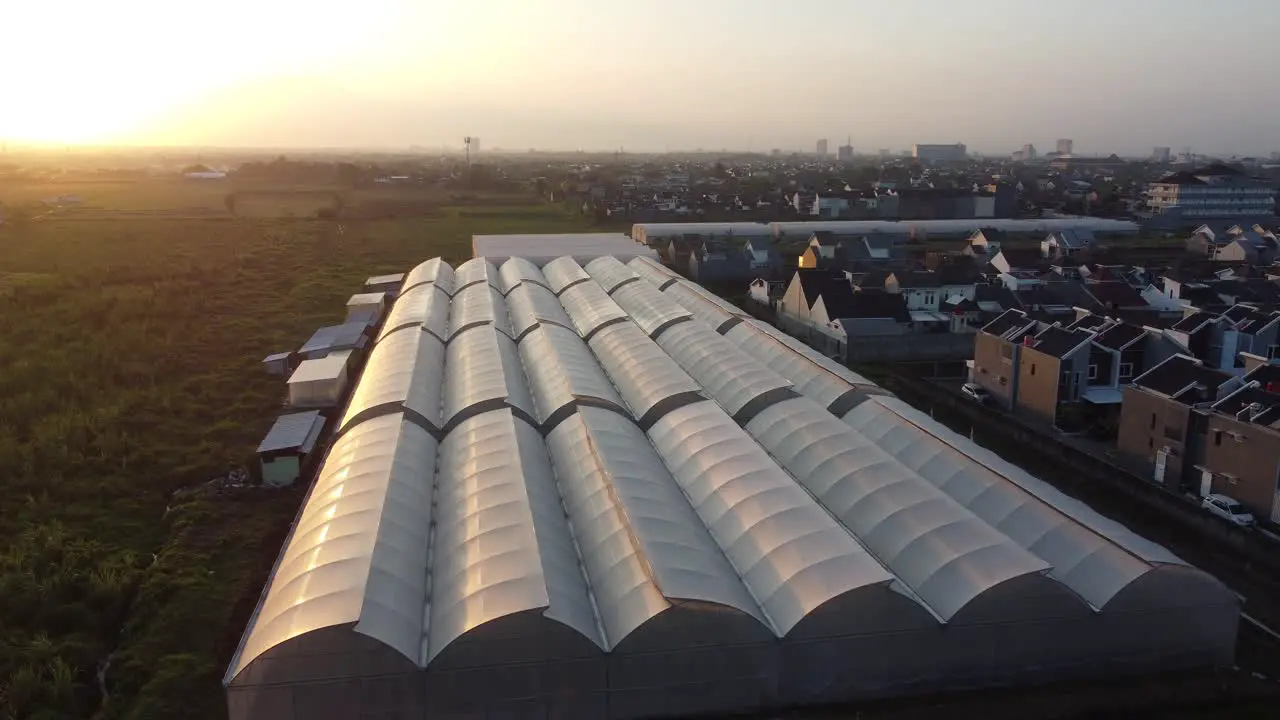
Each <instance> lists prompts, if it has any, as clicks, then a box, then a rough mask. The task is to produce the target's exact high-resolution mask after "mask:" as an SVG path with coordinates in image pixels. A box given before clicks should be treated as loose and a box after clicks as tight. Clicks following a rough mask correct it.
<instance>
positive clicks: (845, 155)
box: [836, 143, 853, 162]
mask: <svg viewBox="0 0 1280 720" xmlns="http://www.w3.org/2000/svg"><path fill="white" fill-rule="evenodd" d="M836 157H837V158H838V159H839V160H840V162H853V144H852V143H849V144H846V145H841V146H840V147H839V148H837V149H836Z"/></svg>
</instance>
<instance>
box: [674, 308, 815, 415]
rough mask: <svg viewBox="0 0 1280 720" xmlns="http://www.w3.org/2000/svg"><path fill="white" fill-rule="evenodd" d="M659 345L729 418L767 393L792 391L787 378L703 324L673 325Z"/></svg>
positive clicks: (695, 322) (698, 322)
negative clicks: (704, 389)
mask: <svg viewBox="0 0 1280 720" xmlns="http://www.w3.org/2000/svg"><path fill="white" fill-rule="evenodd" d="M658 345H661V346H662V349H663V350H666V351H667V353H668V354H669V355H670V356H671V357H672V358H673V359H675V361H676V362H677V363H679V364H680V367H682V368H684V370H685V372H687V373H689V375H691V376H692V377H693V379H694V380H697V381H698V383H699V384H701V385H702V387H704V388H706V391H707V394H709V395H710V396H711V397H712V398H714V399H715V401H716V402H717V403H719V404H720V406H721V407H723V408H724V409H725V410H726V411H727V412H728V413H729V414H730V415H737V414H738V412H739V411H741V410H742V409H743V408H745V407H746V406H747V404H748V403H750V402H751V401H752V400H755V399H756V398H759V397H762V396H764V395H765V394H766V393H770V392H772V393H775V394H776V393H777V391H779V390H785V389H789V388H790V387H791V383H790V382H788V381H787V379H786V378H784V377H782V376H781V375H779V374H777V373H775V372H774V371H772V370H770V369H769V368H767V367H765V366H764V365H763V364H762V363H761V362H760V361H759V360H756V359H755V358H753V357H751V356H750V355H748V354H746V353H745V352H743V351H742V350H740V349H738V347H737V346H736V345H734V344H733V343H731V342H729V341H728V340H725V339H724V338H723V337H721V336H720V335H717V334H716V332H715V331H714V330H712V329H711V328H709V327H707V326H706V325H705V324H703V323H702V322H700V321H696V320H695V321H692V322H685V323H680V324H678V325H672V326H671V328H670V329H668V330H667V331H666V332H664V333H663V334H662V335H661V336H660V337H659V338H658Z"/></svg>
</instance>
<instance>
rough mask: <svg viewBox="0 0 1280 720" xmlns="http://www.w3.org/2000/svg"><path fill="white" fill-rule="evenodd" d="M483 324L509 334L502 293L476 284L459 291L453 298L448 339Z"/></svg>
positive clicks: (481, 284)
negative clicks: (491, 325)
mask: <svg viewBox="0 0 1280 720" xmlns="http://www.w3.org/2000/svg"><path fill="white" fill-rule="evenodd" d="M485 323H491V324H493V326H494V327H496V328H497V329H498V330H501V331H502V332H504V333H506V334H508V335H510V334H511V320H510V319H509V318H508V317H507V306H506V303H505V302H504V301H503V299H502V293H499V292H498V289H497V288H496V287H494V286H492V285H489V284H488V283H477V284H475V285H471V286H469V287H467V288H464V289H462V290H459V291H458V293H457V294H456V295H454V296H453V311H452V312H451V313H450V314H449V339H450V340H452V339H453V338H454V337H456V336H457V335H458V333H460V332H462V331H463V330H466V329H467V328H471V327H475V326H476V325H482V324H485Z"/></svg>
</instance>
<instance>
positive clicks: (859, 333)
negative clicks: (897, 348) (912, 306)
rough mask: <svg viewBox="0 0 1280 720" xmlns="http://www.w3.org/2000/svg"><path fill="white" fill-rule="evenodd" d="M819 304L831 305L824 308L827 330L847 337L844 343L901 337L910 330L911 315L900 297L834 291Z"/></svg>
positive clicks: (865, 291) (876, 292)
mask: <svg viewBox="0 0 1280 720" xmlns="http://www.w3.org/2000/svg"><path fill="white" fill-rule="evenodd" d="M820 302H822V303H824V304H825V303H827V302H830V303H831V304H830V305H828V306H826V307H824V312H825V314H826V315H827V316H828V318H829V320H828V322H827V327H828V328H829V329H830V330H833V331H835V332H836V333H837V334H838V335H841V336H843V337H845V338H847V341H846V342H854V341H855V340H856V339H857V338H867V337H884V336H893V335H902V334H904V333H907V332H909V331H910V329H911V325H912V316H911V313H910V312H909V311H908V310H907V305H906V302H905V301H903V299H902V296H900V295H894V294H892V293H887V292H884V291H883V290H880V291H877V290H861V291H859V292H852V291H850V292H849V294H848V295H844V294H843V293H841V292H836V293H832V295H831V297H829V298H823V299H821V300H820ZM815 314H816V313H815Z"/></svg>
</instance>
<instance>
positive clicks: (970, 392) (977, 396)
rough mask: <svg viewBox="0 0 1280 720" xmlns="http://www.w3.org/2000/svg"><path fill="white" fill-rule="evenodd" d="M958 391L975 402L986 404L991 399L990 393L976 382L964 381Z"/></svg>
mask: <svg viewBox="0 0 1280 720" xmlns="http://www.w3.org/2000/svg"><path fill="white" fill-rule="evenodd" d="M960 392H961V393H962V394H964V395H965V396H966V397H968V398H970V399H971V400H973V401H974V402H976V403H979V404H982V405H986V404H987V402H988V401H989V400H991V393H989V392H987V390H986V388H984V387H982V386H981V385H979V384H978V383H971V382H969V383H965V384H964V385H961V386H960Z"/></svg>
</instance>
